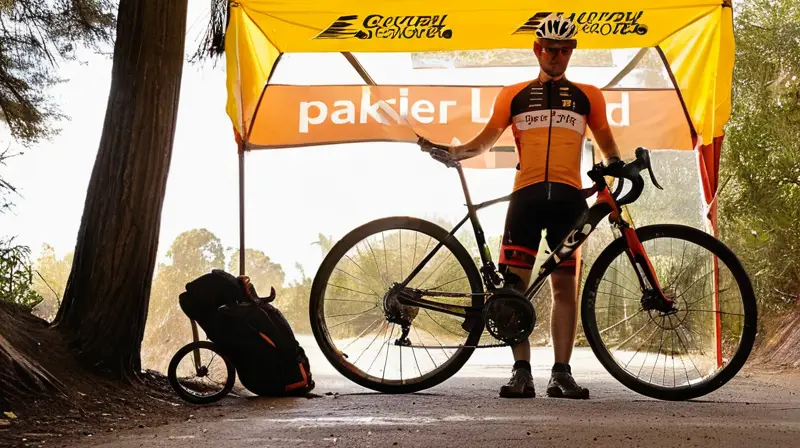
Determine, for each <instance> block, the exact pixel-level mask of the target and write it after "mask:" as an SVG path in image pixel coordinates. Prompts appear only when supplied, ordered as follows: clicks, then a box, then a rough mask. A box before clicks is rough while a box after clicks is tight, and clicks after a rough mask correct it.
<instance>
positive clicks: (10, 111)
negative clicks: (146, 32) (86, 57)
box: [0, 0, 115, 144]
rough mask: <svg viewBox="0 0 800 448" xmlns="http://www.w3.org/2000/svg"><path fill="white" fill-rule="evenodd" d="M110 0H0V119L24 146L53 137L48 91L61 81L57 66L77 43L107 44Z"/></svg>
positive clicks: (111, 23)
mask: <svg viewBox="0 0 800 448" xmlns="http://www.w3.org/2000/svg"><path fill="white" fill-rule="evenodd" d="M114 3H115V2H112V1H110V0H72V1H42V0H11V1H0V23H1V24H2V26H0V121H3V122H5V123H6V125H7V126H8V128H9V130H10V132H11V135H12V136H13V137H14V138H16V139H18V140H19V141H20V142H21V143H23V144H33V143H36V142H38V141H40V140H42V139H46V138H48V137H50V136H51V135H53V129H52V126H51V122H50V120H51V119H53V118H59V113H58V108H57V107H56V106H55V105H54V104H53V102H52V100H51V98H50V97H49V96H48V95H47V89H48V88H50V87H52V86H53V85H54V84H56V83H58V82H60V81H61V80H60V79H59V78H58V77H57V76H56V75H55V74H54V72H55V70H56V68H57V64H58V63H59V62H61V61H63V60H73V59H75V57H76V51H77V50H78V48H79V47H78V45H89V46H95V45H96V44H99V43H104V42H109V41H110V40H111V36H112V31H113V29H114V25H115V23H114V22H115V19H114V13H113V11H114V7H115V5H114Z"/></svg>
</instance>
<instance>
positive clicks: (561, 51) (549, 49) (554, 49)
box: [542, 47, 572, 56]
mask: <svg viewBox="0 0 800 448" xmlns="http://www.w3.org/2000/svg"><path fill="white" fill-rule="evenodd" d="M542 52H543V53H545V54H551V55H553V56H558V55H559V54H561V55H563V56H569V55H571V54H572V48H568V47H561V48H559V47H542Z"/></svg>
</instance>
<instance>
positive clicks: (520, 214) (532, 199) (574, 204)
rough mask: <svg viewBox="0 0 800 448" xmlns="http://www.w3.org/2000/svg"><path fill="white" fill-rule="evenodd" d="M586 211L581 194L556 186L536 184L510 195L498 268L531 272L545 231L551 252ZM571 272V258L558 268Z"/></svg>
mask: <svg viewBox="0 0 800 448" xmlns="http://www.w3.org/2000/svg"><path fill="white" fill-rule="evenodd" d="M587 211H588V205H587V204H586V198H585V197H584V195H583V192H582V191H581V190H579V189H577V188H575V187H573V186H571V185H567V184H563V183H559V182H539V183H536V184H533V185H528V186H527V187H523V188H521V189H519V190H516V191H514V192H513V193H512V194H511V200H510V202H509V204H508V212H507V214H506V223H505V231H504V233H503V240H502V244H501V247H500V259H499V265H500V266H499V267H500V271H501V272H506V267H515V268H522V269H533V265H534V263H535V261H536V255H537V254H538V249H539V244H540V242H541V238H542V229H546V230H547V234H546V235H547V236H546V239H547V245H548V247H549V248H550V250H551V251H552V250H554V249H555V248H556V247H558V245H559V244H561V242H562V241H563V240H564V238H566V236H567V235H568V234H569V232H570V231H571V230H572V229H573V228H575V226H576V225H577V224H578V223H579V222H580V220H582V219H583V216H584V214H585V213H586V212H587ZM562 267H564V268H570V267H572V268H574V267H575V257H574V254H573V256H572V257H571V258H570V259H568V260H565V261H564V262H563V263H562V264H561V265H559V268H562Z"/></svg>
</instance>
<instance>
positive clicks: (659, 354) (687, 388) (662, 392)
mask: <svg viewBox="0 0 800 448" xmlns="http://www.w3.org/2000/svg"><path fill="white" fill-rule="evenodd" d="M636 234H637V235H638V237H639V239H640V241H641V242H642V245H643V246H644V248H645V252H646V253H647V256H648V259H649V260H650V263H651V265H652V266H653V269H654V271H655V274H656V276H657V278H658V282H659V284H660V285H661V289H662V290H663V291H664V294H665V295H666V296H667V297H669V298H671V299H672V300H673V301H674V309H673V310H670V311H669V312H663V311H659V310H657V309H652V306H650V305H647V304H648V301H649V300H651V298H650V296H645V295H644V293H643V291H642V289H641V286H640V284H639V281H638V278H637V273H636V272H635V271H634V268H633V265H632V263H631V261H630V259H629V258H628V256H627V254H626V252H625V248H626V245H625V241H624V240H623V239H622V238H619V239H617V240H616V241H614V242H613V243H611V244H610V245H609V246H608V247H607V248H605V249H604V250H603V252H601V253H600V255H599V256H598V257H597V260H596V261H595V262H594V265H593V266H592V268H591V270H590V271H589V275H588V277H587V279H586V285H585V287H584V291H583V297H582V303H581V320H582V322H583V329H584V333H585V334H586V339H587V341H588V342H589V345H590V346H591V347H592V351H594V354H595V356H597V358H598V359H599V361H600V362H601V363H602V364H603V366H604V367H605V368H606V370H608V372H609V373H610V374H611V375H612V376H613V377H614V378H616V379H617V380H618V381H620V382H621V383H622V384H624V385H625V386H626V387H628V388H629V389H631V390H633V391H635V392H638V393H640V394H642V395H646V396H649V397H652V398H656V399H661V400H688V399H692V398H697V397H700V396H703V395H706V394H708V393H710V392H713V391H714V390H716V389H718V388H719V387H721V386H722V385H724V384H725V383H726V382H728V381H729V380H730V379H731V378H733V377H734V376H735V375H736V373H737V372H738V371H739V370H740V369H741V368H742V366H743V365H744V363H745V361H746V360H747V358H748V356H749V355H750V352H751V350H752V348H753V344H754V342H755V336H756V326H757V307H756V299H755V293H754V291H753V286H752V284H751V283H750V279H749V277H748V276H747V273H746V272H745V270H744V268H743V267H742V265H741V263H740V262H739V260H738V259H737V258H736V256H735V255H734V254H733V252H731V250H730V249H728V247H726V246H725V245H724V244H723V243H722V242H720V241H719V240H717V239H716V238H714V237H713V236H711V235H709V234H707V233H705V232H703V231H701V230H698V229H695V228H692V227H688V226H682V225H653V226H646V227H642V228H639V229H637V230H636Z"/></svg>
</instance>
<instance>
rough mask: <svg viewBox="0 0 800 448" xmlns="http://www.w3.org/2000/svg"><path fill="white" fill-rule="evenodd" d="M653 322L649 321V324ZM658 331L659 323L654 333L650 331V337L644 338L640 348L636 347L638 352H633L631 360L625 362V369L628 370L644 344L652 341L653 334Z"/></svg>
mask: <svg viewBox="0 0 800 448" xmlns="http://www.w3.org/2000/svg"><path fill="white" fill-rule="evenodd" d="M651 323H653V321H648V325H649V324H651ZM656 331H658V325H656V328H655V329H654V330H653V332H652V333H650V336H648V337H647V339H645V340H644V342H643V343H642V344H640V345H639V348H637V349H636V352H635V353H634V354H633V356H632V357H631V359H630V360H629V361H628V362H627V363H625V370H628V365H629V364H630V363H631V362H632V361H633V360H634V359H636V355H638V354H639V352H640V351H642V347H643V346H644V344H646V343H647V342H650V339H652V338H653V335H654V334H656ZM631 373H633V372H631Z"/></svg>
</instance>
